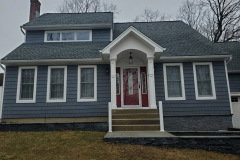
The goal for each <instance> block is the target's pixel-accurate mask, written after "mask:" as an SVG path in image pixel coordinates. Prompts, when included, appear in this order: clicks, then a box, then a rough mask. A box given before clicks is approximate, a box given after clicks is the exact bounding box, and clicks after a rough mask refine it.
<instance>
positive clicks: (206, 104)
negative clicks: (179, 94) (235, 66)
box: [155, 62, 231, 116]
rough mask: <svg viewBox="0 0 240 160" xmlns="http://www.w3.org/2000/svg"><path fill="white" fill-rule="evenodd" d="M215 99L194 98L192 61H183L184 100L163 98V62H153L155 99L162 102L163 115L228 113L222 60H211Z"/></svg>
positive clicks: (227, 98)
mask: <svg viewBox="0 0 240 160" xmlns="http://www.w3.org/2000/svg"><path fill="white" fill-rule="evenodd" d="M212 64H213V74H214V80H215V88H216V97H217V99H216V100H196V97H195V86H194V77H193V63H190V62H189V63H183V72H184V82H185V94H186V100H168V101H166V100H165V94H164V80H163V64H162V63H155V85H156V100H157V102H158V101H162V102H163V111H164V116H190V115H193V116H194V115H230V114H231V111H230V103H229V95H228V88H227V81H226V74H225V66H224V62H212Z"/></svg>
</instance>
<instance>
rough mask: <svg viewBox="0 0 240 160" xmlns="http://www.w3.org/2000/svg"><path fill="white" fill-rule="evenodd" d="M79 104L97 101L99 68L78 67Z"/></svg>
mask: <svg viewBox="0 0 240 160" xmlns="http://www.w3.org/2000/svg"><path fill="white" fill-rule="evenodd" d="M77 96H78V98H77V100H78V102H84V101H85V102H86V101H97V67H96V66H79V67H78V94H77Z"/></svg>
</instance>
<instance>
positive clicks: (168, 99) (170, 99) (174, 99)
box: [165, 97, 186, 101]
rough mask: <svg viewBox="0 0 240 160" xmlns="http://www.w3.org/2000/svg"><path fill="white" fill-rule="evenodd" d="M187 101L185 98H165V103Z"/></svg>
mask: <svg viewBox="0 0 240 160" xmlns="http://www.w3.org/2000/svg"><path fill="white" fill-rule="evenodd" d="M185 100H186V98H185V97H174V98H170V97H167V98H165V101H185Z"/></svg>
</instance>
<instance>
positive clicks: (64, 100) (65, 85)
mask: <svg viewBox="0 0 240 160" xmlns="http://www.w3.org/2000/svg"><path fill="white" fill-rule="evenodd" d="M54 68H63V69H64V87H63V88H64V90H63V98H62V99H51V98H50V80H51V69H54ZM66 94H67V66H48V77H47V97H46V102H47V103H49V102H66Z"/></svg>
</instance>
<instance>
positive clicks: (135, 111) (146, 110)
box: [112, 109, 158, 114]
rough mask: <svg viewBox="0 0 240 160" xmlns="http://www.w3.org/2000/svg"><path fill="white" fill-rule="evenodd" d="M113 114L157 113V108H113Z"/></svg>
mask: <svg viewBox="0 0 240 160" xmlns="http://www.w3.org/2000/svg"><path fill="white" fill-rule="evenodd" d="M112 113H113V114H131V113H158V110H157V109H114V110H112Z"/></svg>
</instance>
